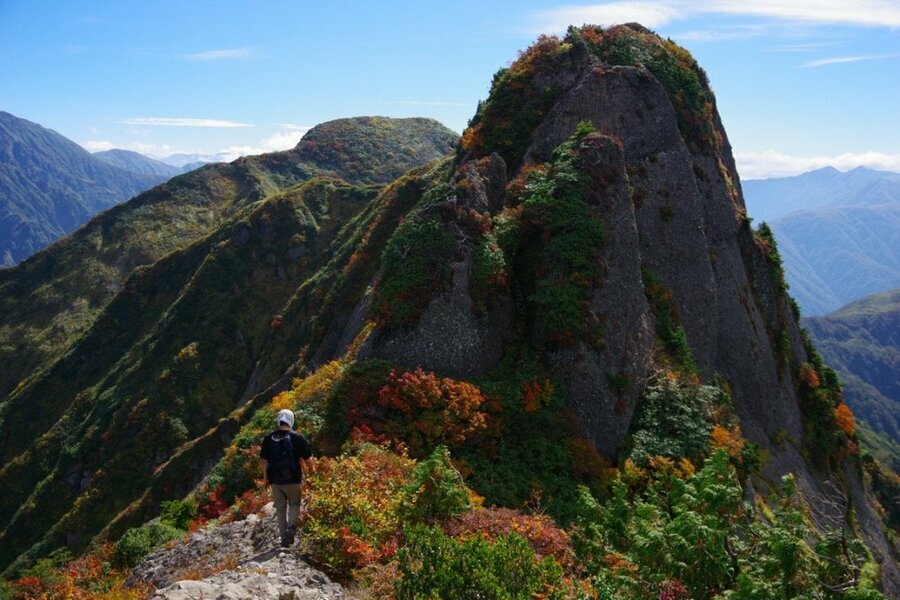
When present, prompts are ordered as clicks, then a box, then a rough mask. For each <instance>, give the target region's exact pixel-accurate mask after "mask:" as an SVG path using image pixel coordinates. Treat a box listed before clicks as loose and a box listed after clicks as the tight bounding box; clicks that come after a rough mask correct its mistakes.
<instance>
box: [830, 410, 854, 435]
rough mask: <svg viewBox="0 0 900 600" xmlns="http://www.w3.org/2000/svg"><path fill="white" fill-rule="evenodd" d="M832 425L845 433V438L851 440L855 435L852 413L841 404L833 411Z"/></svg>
mask: <svg viewBox="0 0 900 600" xmlns="http://www.w3.org/2000/svg"><path fill="white" fill-rule="evenodd" d="M834 424H835V425H836V426H837V428H838V429H840V430H841V431H843V432H844V433H846V434H847V437H850V438H852V437H853V436H854V435H856V419H855V418H854V417H853V411H851V410H850V407H849V406H847V405H846V404H844V403H843V402H841V403H840V404H838V405H837V408H835V409H834Z"/></svg>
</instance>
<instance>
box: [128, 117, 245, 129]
mask: <svg viewBox="0 0 900 600" xmlns="http://www.w3.org/2000/svg"><path fill="white" fill-rule="evenodd" d="M117 123H122V124H124V125H163V126H167V127H221V128H232V127H254V125H250V124H248V123H236V122H234V121H223V120H220V119H185V118H166V117H131V118H129V119H120V120H119V121H117Z"/></svg>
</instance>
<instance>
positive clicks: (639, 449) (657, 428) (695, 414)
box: [631, 377, 729, 464]
mask: <svg viewBox="0 0 900 600" xmlns="http://www.w3.org/2000/svg"><path fill="white" fill-rule="evenodd" d="M728 403H729V398H728V396H727V394H725V392H724V391H722V390H721V389H720V388H718V387H716V386H711V385H704V386H698V385H695V384H693V383H690V382H683V381H680V380H677V379H674V378H668V377H664V378H662V379H660V380H659V381H657V382H656V383H653V384H652V385H650V386H648V387H647V389H646V391H645V392H644V397H643V400H642V402H641V404H640V406H639V408H638V412H637V415H636V416H635V419H634V423H635V425H634V431H633V433H632V449H631V459H632V460H634V461H635V462H636V463H638V464H645V463H646V462H647V461H648V460H649V459H650V458H652V457H654V456H667V457H669V458H681V457H689V458H696V457H699V456H700V455H702V454H704V453H706V451H707V450H708V448H709V434H710V432H711V431H712V427H713V421H712V416H713V411H714V409H715V408H716V407H717V406H721V405H723V404H728Z"/></svg>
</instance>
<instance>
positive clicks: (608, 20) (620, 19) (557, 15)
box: [534, 2, 682, 33]
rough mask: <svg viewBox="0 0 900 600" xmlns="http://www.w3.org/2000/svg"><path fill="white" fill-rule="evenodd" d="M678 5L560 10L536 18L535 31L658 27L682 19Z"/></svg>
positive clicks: (609, 4)
mask: <svg viewBox="0 0 900 600" xmlns="http://www.w3.org/2000/svg"><path fill="white" fill-rule="evenodd" d="M679 5H680V3H677V2H607V3H604V4H591V5H587V6H560V7H558V8H553V9H550V10H541V11H537V12H536V13H535V14H534V24H535V25H536V29H535V31H537V32H544V33H549V32H561V31H565V30H566V28H567V27H568V26H569V25H582V24H584V23H591V24H594V25H612V24H614V23H627V22H629V21H637V22H638V23H640V24H642V25H644V26H646V27H659V26H660V25H665V24H666V23H668V22H670V21H673V20H675V19H677V18H680V17H681V16H682V14H681V13H682V7H681V6H679Z"/></svg>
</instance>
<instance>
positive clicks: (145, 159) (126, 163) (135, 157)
mask: <svg viewBox="0 0 900 600" xmlns="http://www.w3.org/2000/svg"><path fill="white" fill-rule="evenodd" d="M92 155H93V156H94V157H96V158H99V159H100V160H102V161H103V162H106V163H109V164H111V165H113V166H116V167H119V168H120V169H125V170H126V171H131V172H132V173H139V174H142V175H158V176H160V177H166V178H172V177H174V176H176V175H179V174H180V173H183V172H184V171H183V170H182V169H180V168H178V167H174V166H172V165H169V164H166V163H164V162H162V161H159V160H156V159H154V158H150V157H149V156H145V155H143V154H140V153H138V152H134V151H132V150H122V149H120V148H112V149H110V150H102V151H100V152H93V153H92Z"/></svg>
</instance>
